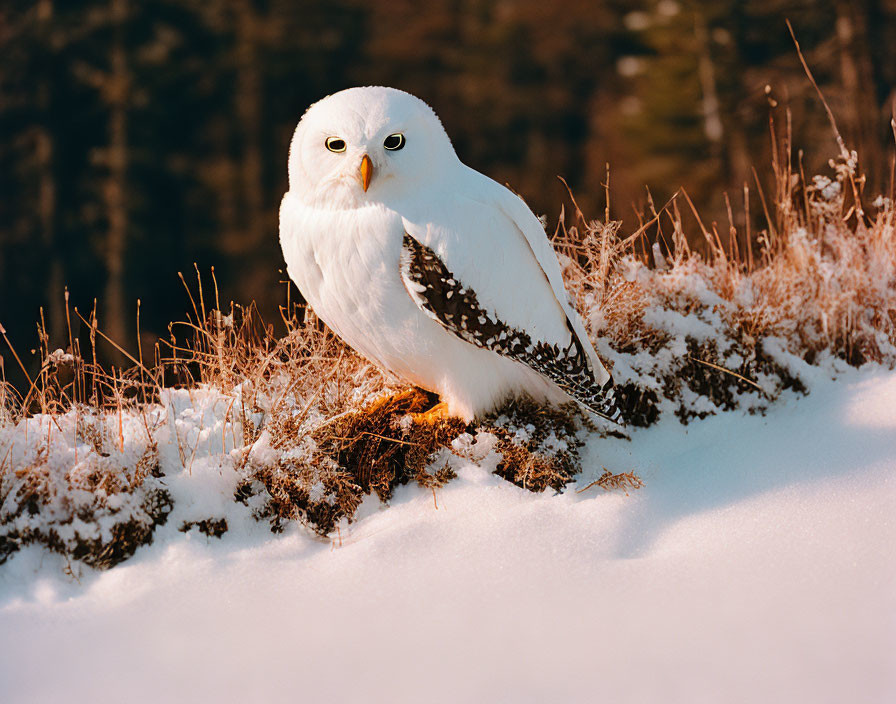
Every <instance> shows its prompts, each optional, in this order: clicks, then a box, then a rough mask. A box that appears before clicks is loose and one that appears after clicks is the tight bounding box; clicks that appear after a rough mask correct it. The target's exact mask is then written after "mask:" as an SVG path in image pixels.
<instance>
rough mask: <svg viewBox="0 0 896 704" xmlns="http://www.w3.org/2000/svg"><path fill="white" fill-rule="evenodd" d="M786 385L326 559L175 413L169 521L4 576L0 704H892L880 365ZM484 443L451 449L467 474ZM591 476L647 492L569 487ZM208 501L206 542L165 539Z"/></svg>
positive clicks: (402, 510)
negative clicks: (101, 564)
mask: <svg viewBox="0 0 896 704" xmlns="http://www.w3.org/2000/svg"><path fill="white" fill-rule="evenodd" d="M801 371H802V374H801V378H804V379H807V381H808V384H807V385H808V386H809V388H810V394H809V395H808V396H805V397H804V396H801V395H796V394H785V395H784V396H782V398H781V399H779V400H778V401H777V402H775V403H774V404H772V406H771V407H770V408H769V410H768V412H767V414H766V415H765V416H762V415H758V414H755V415H750V414H748V413H746V412H744V411H730V412H727V413H721V414H718V415H716V416H712V417H709V418H706V419H704V420H700V421H695V422H692V423H690V424H689V425H681V424H680V423H679V422H678V421H677V419H675V418H674V417H672V416H671V414H666V415H665V416H664V417H663V418H662V419H661V420H660V422H659V423H658V424H657V425H655V426H653V427H651V428H648V429H634V430H632V431H631V432H630V435H631V440H630V441H626V440H622V439H598V438H594V439H592V440H591V441H590V442H589V444H588V446H587V448H586V456H585V466H586V467H588V468H589V469H588V470H586V472H585V473H584V474H583V476H582V477H581V478H580V479H579V481H578V484H577V485H576V486H572V487H570V488H569V489H568V490H567V491H565V492H564V493H562V494H556V495H551V494H550V493H548V494H532V493H530V492H527V491H524V490H522V489H519V488H517V487H515V486H513V485H511V484H509V483H507V482H505V481H503V480H501V479H499V478H498V477H496V476H494V475H493V474H491V473H490V472H489V469H488V462H487V460H486V461H482V462H479V463H478V464H476V463H474V462H473V461H472V459H471V460H466V461H460V460H458V478H457V479H456V480H454V481H452V482H451V483H449V484H448V485H447V486H446V487H444V488H443V489H440V490H437V491H436V493H435V494H433V493H432V492H430V491H428V490H425V489H422V488H419V487H416V486H413V487H412V486H407V487H403V488H401V489H399V490H398V491H397V493H396V495H395V498H394V499H393V501H392V503H391V505H390V506H389V507H387V508H385V507H381V506H380V505H379V503H378V502H377V501H376V500H373V499H368V500H367V501H366V502H365V503H364V505H363V506H362V507H361V509H360V517H359V520H357V521H356V522H355V523H354V524H352V526H351V527H350V529H349V530H343V531H342V533H341V536H340V538H337V539H335V540H333V541H325V540H321V539H320V538H316V537H314V536H312V535H311V534H310V533H308V532H305V531H303V530H301V529H298V528H293V529H292V530H287V532H285V533H284V534H282V535H279V536H273V535H271V534H270V532H269V530H268V529H267V527H266V526H265V525H264V524H260V523H255V522H254V521H252V520H251V519H248V518H247V516H246V513H245V511H246V510H245V509H244V508H243V507H241V506H240V505H239V504H235V503H233V502H232V501H229V500H227V501H225V500H224V498H222V497H225V496H226V495H227V492H229V491H231V490H232V487H231V481H230V479H228V478H227V475H226V471H225V464H226V463H222V461H221V458H222V457H224V455H221V454H220V453H221V450H222V444H225V443H226V444H225V445H224V449H225V450H226V451H230V449H231V447H232V445H231V443H230V442H229V441H227V440H226V438H227V437H230V434H231V431H230V430H229V429H226V430H225V428H224V426H225V425H226V424H222V423H221V419H220V414H219V413H216V412H213V408H214V407H215V403H216V401H215V399H214V398H208V397H202V396H201V395H200V396H197V398H196V399H195V403H196V404H197V405H196V406H195V408H194V407H193V406H192V405H190V404H189V403H188V402H187V399H186V398H185V397H184V396H179V397H177V398H173V399H171V404H172V406H176V407H177V412H178V414H179V415H178V420H180V421H182V423H183V426H182V427H181V426H178V427H179V431H178V435H179V438H180V439H179V442H180V443H181V445H183V446H184V447H185V448H186V451H187V452H189V453H190V454H192V455H193V458H192V461H191V472H192V473H191V474H189V475H186V474H185V475H183V476H181V477H173V478H171V481H170V482H169V484H170V486H169V489H170V490H171V492H172V494H174V495H175V497H176V498H177V500H176V501H175V509H174V511H175V512H177V511H183V512H184V514H183V516H180V517H178V518H177V520H175V514H174V513H172V519H171V520H169V521H168V523H167V524H166V525H165V526H164V527H162V528H159V529H157V532H156V535H155V540H154V542H153V544H152V545H150V546H147V547H144V548H141V549H140V550H139V551H138V552H137V554H136V555H135V557H134V558H132V559H131V560H129V561H127V562H125V563H123V564H121V565H119V566H117V567H115V568H113V569H111V570H109V571H107V572H101V573H100V572H94V571H87V572H85V573H84V574H83V575H82V577H81V581H80V582H77V581H73V580H71V579H70V578H68V577H66V576H65V574H64V573H63V570H62V569H61V568H62V567H63V566H64V562H63V561H62V559H61V558H58V557H56V556H52V555H50V554H48V553H45V552H41V551H40V550H38V549H37V548H28V549H25V550H23V551H22V552H20V553H18V554H16V555H14V556H13V557H12V558H11V559H10V561H9V562H7V563H6V564H5V565H4V566H2V567H0V632H2V633H3V638H2V640H0V698H2V700H3V701H4V702H10V703H16V702H59V701H93V702H120V701H128V702H157V701H171V702H180V701H184V702H186V701H189V702H195V701H223V702H231V701H233V702H246V701H249V702H254V701H264V702H278V701H290V702H292V701H352V702H356V701H357V702H368V701H369V702H378V701H388V702H421V701H426V702H457V701H489V702H530V701H531V702H544V701H569V702H575V701H583V702H584V701H588V702H593V701H612V702H644V701H663V702H719V701H725V702H813V703H819V702H844V701H861V702H885V701H893V700H894V696H896V588H894V587H896V552H894V549H893V546H894V544H896V478H894V477H896V471H894V470H896V403H894V399H896V372H893V371H887V370H883V369H881V368H877V367H870V366H869V367H866V368H863V369H860V370H852V369H839V370H836V371H835V373H836V376H837V377H838V378H837V379H836V380H830V379H829V378H825V374H824V373H822V372H821V371H819V370H818V369H817V368H812V369H809V370H805V369H804V370H801ZM220 405H221V404H219V407H220ZM188 409H192V410H190V413H187V412H186V411H187V410H188ZM222 412H223V411H222ZM194 414H195V416H196V418H195V419H194V420H195V423H194V424H193V425H192V426H190V418H191V417H192V415H194ZM187 436H189V437H187ZM480 440H481V442H482V443H483V444H487V438H486V437H483V438H476V440H475V441H474V439H473V438H472V437H469V436H465V437H464V438H462V439H461V440H460V441H458V442H457V443H456V445H457V446H458V447H460V446H461V445H463V446H464V447H465V448H466V449H468V450H469V453H465V456H468V457H471V458H472V457H474V456H475V457H478V458H482V457H486V458H487V455H488V451H489V448H488V447H482V448H479V447H477V446H478V445H479V444H480ZM126 441H127V438H126ZM194 443H195V444H194ZM194 447H198V450H196V451H194V450H193V449H192V448H194ZM182 451H185V450H182V449H181V448H180V447H179V446H177V441H176V440H172V441H171V443H169V444H168V445H167V446H165V447H163V448H162V450H161V452H162V455H163V458H164V457H165V456H168V455H175V456H176V455H177V454H178V452H182ZM216 452H217V453H219V454H215V453H216ZM188 459H189V455H188ZM603 467H608V468H609V469H611V470H612V471H614V472H622V471H628V470H634V471H636V472H637V473H638V474H639V475H640V476H641V478H642V479H644V481H645V483H646V485H645V487H644V488H643V489H640V490H637V491H633V492H631V493H630V494H629V495H626V494H624V493H621V492H611V493H605V492H603V491H601V490H600V489H597V488H591V489H588V490H586V491H582V492H581V493H577V491H576V489H581V488H583V487H585V486H586V485H587V484H588V483H589V482H591V481H593V480H594V479H595V478H596V477H598V476H600V474H601V473H602V471H603ZM189 479H192V483H191V482H190V481H188V480H189ZM203 493H207V494H208V496H205V497H203V496H202V494H203ZM213 494H214V495H213ZM181 497H189V498H190V500H189V501H185V500H181ZM181 505H183V508H181ZM225 506H227V507H228V508H227V509H226V510H227V511H228V512H229V513H228V514H227V518H228V523H229V524H230V530H229V531H228V532H227V533H226V534H225V535H224V537H223V538H222V539H220V540H219V539H214V538H206V537H205V536H204V535H202V534H201V533H199V532H198V531H196V530H192V531H190V532H189V533H186V534H183V533H180V532H178V531H177V527H178V525H180V522H181V519H182V518H183V517H184V516H186V515H187V514H188V513H189V514H191V515H192V514H195V515H196V516H199V515H200V514H201V513H202V511H200V510H199V508H202V509H203V510H206V511H207V510H217V509H219V508H220V509H221V510H224V507H225ZM241 511H242V512H241Z"/></svg>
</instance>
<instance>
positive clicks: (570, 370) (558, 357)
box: [401, 234, 621, 423]
mask: <svg viewBox="0 0 896 704" xmlns="http://www.w3.org/2000/svg"><path fill="white" fill-rule="evenodd" d="M401 268H402V276H403V278H404V281H405V285H406V286H407V288H408V292H409V293H410V294H411V296H412V297H413V298H414V300H415V301H416V303H417V305H419V306H420V307H421V308H422V309H423V310H424V311H425V312H426V313H427V314H428V315H429V316H430V317H431V318H433V319H434V320H436V321H438V322H439V323H441V324H442V325H443V326H444V327H445V328H447V329H448V330H450V331H451V332H453V333H454V334H455V335H457V336H458V337H460V338H461V339H463V340H466V341H467V342H469V343H471V344H473V345H476V346H477V347H482V348H484V349H487V350H491V351H492V352H495V353H497V354H500V355H502V356H504V357H509V358H510V359H514V360H516V361H517V362H520V363H522V364H525V365H526V366H527V367H529V368H531V369H533V370H535V371H536V372H538V373H539V374H541V375H543V376H545V377H547V378H548V379H550V380H551V381H553V382H554V383H555V384H556V385H557V386H559V387H560V388H561V389H563V390H564V391H565V392H566V393H568V394H569V395H570V396H572V397H573V398H574V399H576V400H577V401H578V402H579V403H581V404H582V405H584V406H586V407H587V408H588V409H589V410H591V411H592V412H594V413H596V414H597V415H599V416H601V417H603V418H606V419H608V420H611V421H613V422H615V423H620V422H621V413H620V411H619V409H618V408H617V407H616V402H615V398H614V394H613V381H612V379H608V380H607V382H606V383H605V384H603V385H599V384H598V383H597V381H596V380H595V377H594V373H593V371H592V370H591V367H590V366H589V364H588V357H587V355H586V354H585V350H584V349H583V348H582V344H581V342H580V341H579V338H578V337H577V336H576V334H575V332H574V331H573V330H572V326H571V325H570V324H569V321H567V327H568V328H569V330H570V336H571V342H570V345H569V347H565V348H561V347H558V346H557V345H550V344H547V343H545V342H540V341H533V340H532V338H531V336H530V335H529V334H528V333H527V332H525V331H524V330H518V329H516V328H513V327H511V326H510V325H508V324H506V323H504V322H502V321H501V320H499V319H498V318H496V317H495V315H494V313H492V312H490V311H487V310H485V309H484V308H483V307H482V306H481V305H480V304H479V300H478V299H477V297H476V292H475V291H473V290H472V289H469V288H465V287H464V285H463V284H462V283H461V281H460V280H459V279H458V278H457V277H456V276H454V274H453V273H452V272H451V271H449V269H448V267H447V266H445V263H444V262H443V261H442V260H441V259H440V258H439V256H438V255H437V254H436V253H435V252H434V251H433V250H432V249H430V248H429V247H427V246H426V245H424V244H421V243H420V242H418V241H417V240H415V239H414V238H413V237H411V236H410V235H408V234H405V236H404V243H403V247H402V256H401Z"/></svg>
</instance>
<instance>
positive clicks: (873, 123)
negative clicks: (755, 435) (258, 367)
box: [0, 0, 896, 376]
mask: <svg viewBox="0 0 896 704" xmlns="http://www.w3.org/2000/svg"><path fill="white" fill-rule="evenodd" d="M785 18H789V19H790V21H791V22H792V24H793V26H794V28H795V31H796V33H797V36H798V38H799V40H800V42H801V45H802V48H803V51H804V52H805V55H806V59H807V60H808V62H809V64H810V66H811V67H812V68H813V71H814V72H815V75H816V78H817V79H818V82H819V84H820V86H821V88H822V90H823V91H824V93H825V95H826V96H827V98H828V100H829V102H830V104H831V107H832V108H833V110H834V113H835V114H836V116H837V118H838V121H839V124H840V128H841V131H842V132H843V134H844V137H845V138H846V139H847V143H848V144H849V145H850V146H851V147H853V148H857V149H858V150H859V154H860V155H861V157H862V159H863V162H862V166H861V168H862V170H863V171H864V172H865V173H867V174H868V176H869V184H868V189H867V192H868V193H874V192H880V191H882V190H889V187H890V184H889V179H890V159H891V154H892V145H893V135H892V133H891V132H890V128H889V124H888V122H889V118H890V115H891V114H892V111H893V104H894V100H896V94H894V88H896V0H866V1H855V2H850V1H847V0H828V1H827V2H821V1H815V0H793V1H791V2H786V1H784V0H751V1H750V2H739V1H735V0H703V1H701V2H686V1H685V0H678V1H676V0H634V1H628V2H622V1H621V0H603V1H602V0H567V1H565V2H549V1H547V0H429V2H427V3H419V2H416V1H414V0H388V1H387V0H383V1H380V0H266V1H263V0H178V1H175V0H143V1H142V2H138V1H137V0H87V1H84V2H76V1H74V0H71V1H69V2H59V1H58V0H28V1H19V0H4V2H3V3H2V4H0V324H2V325H3V326H5V328H6V329H7V331H8V334H9V336H10V337H11V339H12V340H13V341H14V343H15V344H16V345H17V346H18V348H19V349H20V351H23V352H25V354H26V355H27V350H28V349H30V348H31V347H36V346H37V335H36V332H35V324H36V322H37V321H38V320H39V319H40V315H41V310H40V309H41V308H43V316H44V319H45V321H46V327H47V330H48V332H49V334H50V349H51V350H52V349H53V348H54V347H57V346H58V347H66V346H67V344H68V335H67V332H66V322H65V306H64V293H63V292H64V288H65V287H68V289H69V290H70V292H71V305H72V306H78V308H79V309H80V310H81V311H82V312H84V313H85V315H86V314H87V311H89V310H90V309H92V307H93V301H94V299H97V300H98V301H99V303H98V313H99V317H100V326H101V328H102V329H103V330H105V331H106V333H107V334H109V335H110V336H111V337H113V338H114V339H116V340H118V341H119V342H121V343H122V344H123V345H124V346H126V347H127V348H128V349H134V347H135V341H136V339H135V338H136V330H137V328H136V315H135V313H136V307H137V299H138V298H139V299H141V301H142V306H141V315H140V323H141V329H142V331H143V335H145V338H144V340H143V343H144V344H143V347H144V349H147V347H148V346H150V345H151V343H152V342H153V341H154V340H155V339H157V336H159V335H161V336H165V335H167V327H168V323H169V321H171V320H174V319H182V318H183V314H184V312H185V310H187V308H188V306H189V300H188V298H187V297H186V294H185V292H184V291H183V288H182V286H181V284H180V282H179V280H178V278H177V272H178V271H183V272H184V273H185V274H186V275H188V278H192V277H194V276H195V274H194V272H193V262H196V263H198V266H199V268H200V269H201V270H202V271H203V272H204V273H205V274H206V276H207V273H208V271H209V269H210V267H212V266H214V267H215V271H216V275H217V281H218V283H219V286H220V295H221V302H222V305H225V306H226V305H227V304H228V303H229V301H230V300H235V301H237V302H242V303H248V302H249V301H251V300H252V299H255V300H256V301H258V304H259V306H260V308H261V310H262V312H263V314H264V315H265V316H266V317H267V319H269V320H275V319H276V317H277V314H276V311H277V305H278V304H280V303H282V302H283V301H284V300H285V290H286V289H285V287H284V286H283V285H282V284H281V283H280V282H281V281H282V280H283V279H284V278H285V277H284V274H282V273H281V272H279V271H278V270H279V269H281V268H282V266H283V264H282V260H281V256H280V251H279V245H278V240H277V210H278V205H279V202H280V198H281V196H282V194H283V192H284V190H285V189H286V158H287V148H288V144H289V139H290V136H291V134H292V131H293V129H294V127H295V124H296V122H297V121H298V119H299V118H300V117H301V115H302V113H303V111H304V110H305V108H306V107H307V106H308V105H309V104H311V103H312V102H314V101H316V100H318V99H320V98H322V97H323V96H325V95H328V94H330V93H333V92H335V91H337V90H340V89H342V88H346V87H349V86H353V85H364V84H382V85H391V86H395V87H398V88H402V89H405V90H407V91H409V92H411V93H414V94H416V95H418V96H420V97H421V98H423V99H424V100H425V101H427V102H428V103H429V104H430V105H432V106H433V108H434V109H435V110H436V112H437V113H438V114H439V115H440V117H441V118H442V121H443V122H444V124H445V127H446V129H447V131H448V133H449V135H451V137H452V139H453V141H454V144H455V146H456V148H457V151H458V153H459V155H460V157H461V158H462V159H463V160H464V161H465V162H466V163H468V164H469V165H471V166H473V167H474V168H476V169H478V170H480V171H483V172H485V173H487V174H489V175H490V176H492V177H493V178H495V179H496V180H498V181H500V182H507V183H509V184H510V185H512V187H513V188H514V190H516V191H517V192H518V193H520V194H521V195H522V196H523V197H524V198H525V199H526V200H527V202H528V203H529V204H530V206H532V208H533V209H534V210H535V211H536V213H540V214H545V215H547V216H548V218H549V222H550V225H551V227H553V225H554V224H555V223H556V218H557V216H558V214H559V212H560V208H561V205H562V204H563V203H564V202H566V203H568V199H567V196H566V192H565V189H564V187H563V185H562V184H561V183H560V182H559V180H558V179H557V176H558V175H561V176H563V177H564V178H565V179H566V180H567V181H568V183H569V185H570V187H571V189H572V191H573V193H574V194H575V196H576V199H577V201H578V203H579V205H580V206H581V207H582V209H583V210H584V211H585V213H586V215H591V216H594V217H597V216H601V215H602V214H603V211H604V207H605V199H604V188H605V183H606V179H607V175H606V164H607V163H609V164H610V169H611V173H610V182H609V191H610V194H611V216H612V217H614V218H617V219H623V220H625V222H626V227H627V229H628V230H629V231H631V230H633V229H635V227H637V223H638V221H637V217H636V212H637V211H638V210H640V209H642V208H643V207H644V205H645V202H646V193H647V192H646V190H645V186H647V187H649V188H650V190H651V192H652V195H653V198H654V200H655V201H656V203H657V206H658V207H659V205H661V204H662V203H664V202H665V201H666V200H667V199H668V198H669V197H670V196H671V195H672V194H673V193H674V192H675V191H676V190H677V189H678V188H679V186H684V187H685V188H686V189H687V190H688V193H689V194H690V196H691V197H692V199H693V200H694V202H695V203H696V205H697V207H698V208H699V209H700V211H701V213H702V215H703V218H704V220H705V221H707V222H711V221H713V220H717V221H718V222H719V223H720V224H722V223H724V224H725V226H726V228H725V229H724V230H723V231H727V216H726V215H725V201H724V193H725V191H727V192H728V193H729V194H730V196H731V200H732V207H733V209H734V212H735V215H734V217H735V220H736V221H737V224H742V223H743V218H744V215H743V212H744V209H743V186H744V183H745V182H748V183H750V184H751V188H754V192H753V193H754V197H755V184H754V183H753V175H752V173H751V167H752V166H755V167H756V168H757V171H758V173H759V174H760V176H759V178H760V180H763V181H764V186H765V190H766V193H767V194H769V197H770V194H771V193H772V190H771V188H770V184H769V183H768V182H767V181H766V178H767V177H768V176H769V175H770V169H769V168H768V163H769V162H770V160H771V147H770V137H769V116H770V115H773V116H774V119H775V121H776V124H777V125H779V126H780V125H783V124H784V123H785V122H786V116H785V112H784V111H785V110H786V109H788V108H789V109H790V111H791V113H792V120H793V134H794V136H795V146H796V147H797V148H801V149H804V150H805V152H806V156H805V168H806V171H807V173H809V174H811V173H815V172H824V171H826V170H827V165H826V162H827V159H828V158H829V157H831V156H835V155H836V148H835V144H834V140H833V135H832V132H831V129H830V127H829V125H828V123H827V121H826V118H825V115H824V111H823V108H822V106H821V105H820V103H819V101H818V99H817V97H816V95H815V94H814V91H813V89H812V87H811V84H810V83H809V82H808V80H807V79H806V77H805V75H804V73H803V70H802V68H801V67H800V64H799V59H798V57H797V54H796V52H795V50H794V47H793V43H792V41H791V38H790V36H789V33H788V31H787V28H786V26H785V23H784V19H785ZM766 86H771V93H768V92H767V90H766ZM759 211H760V207H759V205H758V201H754V203H753V211H752V212H754V213H759V214H760V215H761V213H760V212H759ZM754 232H755V230H754ZM0 354H3V355H4V356H5V357H6V360H7V363H6V364H5V368H6V374H7V376H10V375H11V372H12V371H13V370H12V360H11V359H10V358H9V356H8V350H0ZM26 361H27V360H26Z"/></svg>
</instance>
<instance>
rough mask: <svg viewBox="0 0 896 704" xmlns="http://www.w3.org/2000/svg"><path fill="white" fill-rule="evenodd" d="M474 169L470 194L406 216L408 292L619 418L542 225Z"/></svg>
mask: <svg viewBox="0 0 896 704" xmlns="http://www.w3.org/2000/svg"><path fill="white" fill-rule="evenodd" d="M471 172H472V170H471ZM472 173H473V174H475V176H476V177H478V179H474V178H471V179H469V181H470V182H472V183H473V185H474V186H475V188H474V189H473V193H475V195H474V196H464V197H462V199H461V202H459V203H458V202H455V203H453V204H452V205H453V206H454V207H453V208H451V209H450V211H448V212H443V213H442V216H441V217H438V216H437V217H436V218H434V219H433V220H430V221H429V222H425V223H424V222H413V221H411V220H409V219H405V220H404V226H405V235H404V241H403V247H402V255H401V269H402V280H403V281H404V284H405V287H406V288H407V290H408V293H409V294H410V295H411V297H412V298H413V300H414V301H415V302H416V304H417V305H418V306H419V307H420V308H421V309H422V310H423V311H425V312H426V313H427V315H429V316H430V317H431V318H433V319H435V320H436V321H437V322H439V323H440V324H441V325H442V326H444V327H445V328H446V329H448V330H450V331H451V332H453V333H454V334H455V335H457V336H458V337H460V338H462V339H463V340H466V341H467V342H470V343H471V344H474V345H476V346H478V347H482V348H486V349H489V350H492V351H494V352H496V353H498V354H500V355H503V356H505V357H509V358H511V359H514V360H516V361H518V362H521V363H522V364H525V365H526V366H528V367H530V368H531V369H533V370H535V371H537V372H538V373H540V374H542V375H543V376H545V377H547V378H548V379H550V380H551V381H553V382H554V383H555V384H557V386H559V387H560V388H561V389H563V390H564V391H565V392H566V393H568V394H569V395H570V396H572V397H573V398H575V399H576V400H577V401H579V402H580V403H582V404H583V405H585V406H586V407H588V408H589V409H590V410H591V411H593V412H594V413H596V414H598V415H600V416H603V417H605V418H608V419H609V420H612V421H616V422H619V419H620V413H619V410H618V409H617V408H616V406H615V401H614V397H613V382H612V379H611V378H610V375H609V373H608V372H607V370H606V369H605V368H604V366H603V364H601V362H600V359H599V358H598V357H597V353H596V352H595V350H594V347H593V346H592V345H591V342H590V341H589V340H588V337H587V335H586V334H585V330H584V326H583V324H582V321H581V319H580V318H579V316H578V314H577V313H576V311H575V310H574V309H573V308H572V306H571V304H570V302H569V298H568V296H567V294H566V290H565V288H564V287H563V279H562V276H561V272H560V264H559V262H558V261H557V257H556V254H555V253H554V251H553V248H552V247H551V244H550V242H549V241H548V239H547V236H546V235H545V233H544V229H543V228H542V227H541V223H540V222H539V221H538V219H537V218H536V217H535V216H534V215H533V214H532V213H531V211H529V209H528V208H527V207H526V205H525V204H524V203H523V202H522V200H520V199H519V198H518V197H517V196H515V195H514V194H512V193H511V192H510V191H508V190H506V189H504V188H503V187H502V186H499V185H498V184H497V183H495V182H494V181H491V180H490V179H487V178H486V177H484V176H482V175H481V174H479V173H478V172H472ZM514 201H517V202H518V207H517V203H516V202H514ZM527 215H528V218H526V216H527ZM520 221H522V222H520ZM533 224H534V227H533Z"/></svg>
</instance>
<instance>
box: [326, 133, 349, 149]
mask: <svg viewBox="0 0 896 704" xmlns="http://www.w3.org/2000/svg"><path fill="white" fill-rule="evenodd" d="M325 144H326V145H327V149H329V150H330V151H331V152H344V151H345V140H344V139H341V138H339V137H327V141H326V142H325Z"/></svg>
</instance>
